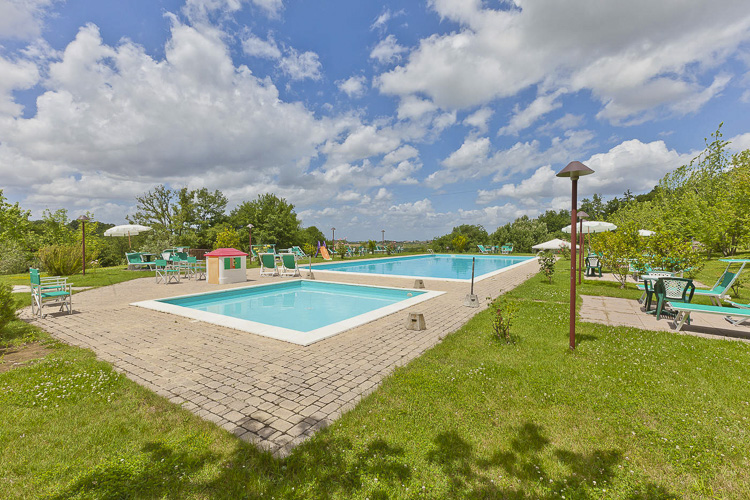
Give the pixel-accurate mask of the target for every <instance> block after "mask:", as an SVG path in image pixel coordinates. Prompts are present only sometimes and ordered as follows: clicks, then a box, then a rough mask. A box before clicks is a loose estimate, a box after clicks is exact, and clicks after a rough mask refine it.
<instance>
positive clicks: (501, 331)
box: [492, 295, 518, 344]
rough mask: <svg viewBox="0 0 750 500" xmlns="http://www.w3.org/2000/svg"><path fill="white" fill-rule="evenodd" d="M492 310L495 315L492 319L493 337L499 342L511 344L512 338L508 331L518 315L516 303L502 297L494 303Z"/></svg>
mask: <svg viewBox="0 0 750 500" xmlns="http://www.w3.org/2000/svg"><path fill="white" fill-rule="evenodd" d="M494 310H495V315H494V316H493V318H492V334H493V336H494V337H495V339H497V340H499V341H501V342H505V343H508V344H510V343H512V342H513V338H512V336H511V333H510V329H511V327H512V326H513V320H514V319H515V317H516V314H517V313H518V303H517V302H516V301H514V300H509V299H508V298H507V297H506V296H505V295H503V296H501V297H500V298H499V299H498V300H497V301H496V302H495V304H494Z"/></svg>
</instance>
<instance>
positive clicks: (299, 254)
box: [289, 246, 307, 257]
mask: <svg viewBox="0 0 750 500" xmlns="http://www.w3.org/2000/svg"><path fill="white" fill-rule="evenodd" d="M289 251H290V252H291V253H293V254H294V255H296V256H297V257H307V254H306V253H305V252H304V251H303V250H302V249H301V248H300V247H298V246H293V247H292V248H290V249H289Z"/></svg>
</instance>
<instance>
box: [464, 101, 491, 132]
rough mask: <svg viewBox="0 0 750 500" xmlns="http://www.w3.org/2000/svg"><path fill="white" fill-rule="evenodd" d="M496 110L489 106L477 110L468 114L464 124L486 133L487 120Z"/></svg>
mask: <svg viewBox="0 0 750 500" xmlns="http://www.w3.org/2000/svg"><path fill="white" fill-rule="evenodd" d="M494 112H495V111H494V110H493V109H492V108H489V107H483V108H479V109H478V110H476V111H475V112H474V113H472V114H470V115H469V116H467V117H466V118H465V119H464V121H463V124H464V125H468V126H471V127H474V128H476V129H477V132H479V133H480V134H484V133H486V132H487V122H488V121H489V120H490V118H492V115H493V113H494Z"/></svg>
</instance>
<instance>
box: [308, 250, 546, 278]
mask: <svg viewBox="0 0 750 500" xmlns="http://www.w3.org/2000/svg"><path fill="white" fill-rule="evenodd" d="M472 257H474V258H475V268H474V276H475V277H481V276H482V275H485V274H490V273H492V272H495V271H498V270H500V269H503V268H506V267H508V266H512V265H514V264H518V263H521V262H525V261H527V260H529V259H533V258H534V257H510V256H507V255H474V256H469V255H442V254H439V255H417V256H413V257H392V258H384V259H377V260H371V261H349V262H346V261H343V262H336V263H330V264H319V265H317V266H315V267H314V268H313V269H314V270H318V269H320V270H325V271H343V272H350V273H366V274H388V275H396V276H410V277H412V276H413V277H418V278H439V279H459V280H470V279H471V259H472Z"/></svg>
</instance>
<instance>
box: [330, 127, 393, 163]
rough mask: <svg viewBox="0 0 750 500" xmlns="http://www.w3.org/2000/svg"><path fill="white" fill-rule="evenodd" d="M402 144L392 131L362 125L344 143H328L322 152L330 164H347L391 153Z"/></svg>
mask: <svg viewBox="0 0 750 500" xmlns="http://www.w3.org/2000/svg"><path fill="white" fill-rule="evenodd" d="M400 144H401V139H400V138H399V137H398V134H397V133H396V132H394V131H393V130H392V129H384V128H378V127H376V126H375V125H361V126H359V127H358V128H357V129H355V130H353V131H352V132H350V133H349V134H348V136H347V137H346V139H344V141H343V142H341V143H337V142H335V141H329V142H327V143H326V144H325V145H324V146H323V147H322V148H321V152H323V153H324V154H327V155H328V162H329V164H336V163H346V162H352V161H356V160H360V159H362V158H369V157H371V156H375V155H381V154H386V153H389V152H391V151H393V150H394V149H396V148H397V147H398V146H399V145H400Z"/></svg>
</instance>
